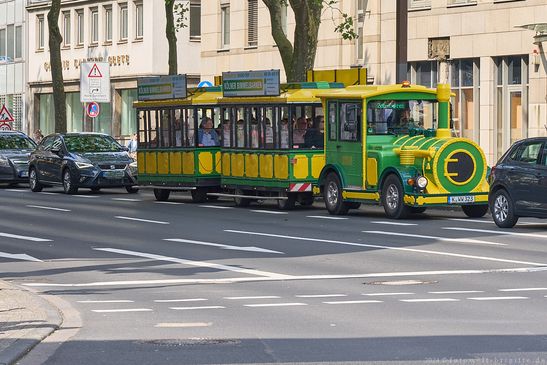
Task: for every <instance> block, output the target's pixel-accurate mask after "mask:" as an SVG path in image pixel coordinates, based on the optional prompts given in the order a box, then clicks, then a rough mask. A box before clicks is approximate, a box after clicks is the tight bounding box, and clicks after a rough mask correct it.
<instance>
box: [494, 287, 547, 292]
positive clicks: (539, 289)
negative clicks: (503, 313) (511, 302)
mask: <svg viewBox="0 0 547 365" xmlns="http://www.w3.org/2000/svg"><path fill="white" fill-rule="evenodd" d="M543 290H547V288H515V289H499V290H498V291H505V292H515V291H543Z"/></svg>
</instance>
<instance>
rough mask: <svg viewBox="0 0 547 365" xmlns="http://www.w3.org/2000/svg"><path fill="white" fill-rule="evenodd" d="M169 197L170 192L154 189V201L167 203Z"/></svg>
mask: <svg viewBox="0 0 547 365" xmlns="http://www.w3.org/2000/svg"><path fill="white" fill-rule="evenodd" d="M169 195H171V190H167V189H154V196H155V197H156V200H157V201H159V202H164V201H167V200H168V199H169Z"/></svg>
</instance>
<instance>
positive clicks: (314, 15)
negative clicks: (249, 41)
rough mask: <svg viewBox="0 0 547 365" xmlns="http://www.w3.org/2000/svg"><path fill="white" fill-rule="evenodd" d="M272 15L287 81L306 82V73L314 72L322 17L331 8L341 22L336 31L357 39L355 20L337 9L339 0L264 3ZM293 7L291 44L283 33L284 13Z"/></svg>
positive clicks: (288, 0) (272, 1) (297, 0)
mask: <svg viewBox="0 0 547 365" xmlns="http://www.w3.org/2000/svg"><path fill="white" fill-rule="evenodd" d="M262 1H263V2H264V4H265V5H266V7H267V8H268V10H269V12H270V21H271V26H272V37H273V39H274V41H275V43H276V45H277V47H278V49H279V54H280V55H281V60H282V62H283V67H284V68H285V75H286V77H287V81H288V82H297V81H305V80H306V72H307V71H308V70H311V69H313V66H314V63H315V55H316V52H317V39H318V34H319V26H320V24H321V15H322V13H323V11H325V10H328V9H330V11H331V12H332V13H333V21H334V13H335V12H338V13H340V15H341V16H342V21H341V22H340V23H339V24H337V25H336V27H335V30H336V32H338V33H340V34H341V36H342V38H343V39H345V40H352V39H355V38H357V34H356V33H355V31H354V29H353V28H354V27H353V18H352V17H351V16H349V15H348V14H345V13H343V12H341V10H340V9H339V8H337V7H336V5H337V3H338V1H337V0H262ZM287 6H290V7H291V9H292V10H293V12H294V15H295V20H296V27H295V30H294V40H293V42H292V43H291V41H289V39H288V38H287V35H286V34H285V32H284V30H283V24H282V13H283V12H284V11H285V9H284V8H285V7H287Z"/></svg>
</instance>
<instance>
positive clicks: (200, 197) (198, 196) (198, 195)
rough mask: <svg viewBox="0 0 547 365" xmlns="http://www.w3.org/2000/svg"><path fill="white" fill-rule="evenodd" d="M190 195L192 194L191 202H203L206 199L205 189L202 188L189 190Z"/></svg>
mask: <svg viewBox="0 0 547 365" xmlns="http://www.w3.org/2000/svg"><path fill="white" fill-rule="evenodd" d="M190 195H192V202H194V203H204V202H206V201H207V190H206V189H204V188H195V189H194V190H190Z"/></svg>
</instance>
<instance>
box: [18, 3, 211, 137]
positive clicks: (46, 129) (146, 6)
mask: <svg viewBox="0 0 547 365" xmlns="http://www.w3.org/2000/svg"><path fill="white" fill-rule="evenodd" d="M49 4H50V3H49V2H47V1H39V0H33V1H29V3H28V4H27V7H26V9H27V13H28V34H29V35H30V36H29V37H28V38H29V39H28V54H29V61H28V69H27V70H28V71H27V72H28V75H27V79H28V94H27V104H28V105H29V108H28V114H29V116H30V118H29V119H30V122H29V130H34V129H38V128H40V129H41V130H42V132H43V133H44V134H47V133H51V132H53V131H54V128H55V120H54V111H53V94H52V92H53V91H52V85H51V68H50V60H49V52H48V26H47V12H48V11H49ZM181 4H182V5H184V6H185V7H186V8H187V9H188V11H187V12H186V19H187V20H186V24H187V26H186V27H184V28H181V29H180V30H179V31H178V32H177V38H178V42H177V46H178V49H177V52H178V72H179V73H180V74H187V75H188V84H189V85H195V84H197V83H198V82H199V79H200V76H199V73H200V66H199V62H200V61H199V58H200V54H199V52H200V41H201V37H200V22H201V4H200V1H196V0H191V1H188V0H186V1H181ZM61 5H62V9H61V13H60V16H59V29H60V32H61V34H62V36H63V43H62V45H61V57H62V65H63V78H64V82H65V92H66V93H67V96H66V104H67V130H68V131H96V132H103V133H108V134H110V135H112V136H113V137H114V138H117V139H119V140H124V139H127V138H128V137H129V136H130V135H131V134H132V133H134V132H135V130H136V122H135V112H134V110H133V107H132V104H133V101H135V100H136V99H137V79H138V78H140V77H144V76H157V75H166V74H167V73H168V43H167V39H166V36H165V24H166V16H165V7H164V6H163V2H161V3H160V4H159V5H160V6H158V2H157V1H153V0H127V1H113V0H106V1H89V0H66V1H62V3H61ZM83 62H107V63H108V64H109V66H110V82H111V102H110V103H101V104H100V114H99V116H98V117H97V118H93V119H92V118H89V117H87V115H86V113H85V106H84V104H83V103H81V102H80V64H81V63H83Z"/></svg>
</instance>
